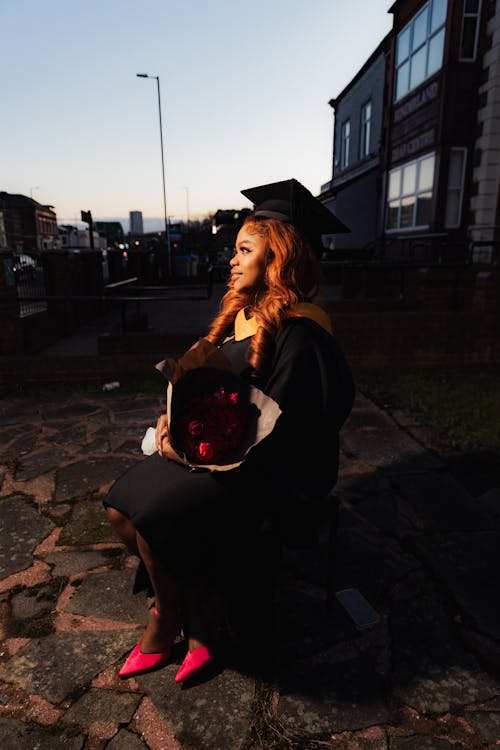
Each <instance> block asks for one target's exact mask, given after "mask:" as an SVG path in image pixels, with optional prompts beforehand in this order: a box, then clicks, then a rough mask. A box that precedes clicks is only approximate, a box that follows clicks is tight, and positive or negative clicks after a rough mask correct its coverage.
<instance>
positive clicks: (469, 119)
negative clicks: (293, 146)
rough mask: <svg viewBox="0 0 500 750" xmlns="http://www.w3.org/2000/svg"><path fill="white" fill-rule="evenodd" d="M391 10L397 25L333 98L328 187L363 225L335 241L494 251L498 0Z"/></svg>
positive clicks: (441, 0)
mask: <svg viewBox="0 0 500 750" xmlns="http://www.w3.org/2000/svg"><path fill="white" fill-rule="evenodd" d="M389 12H390V13H392V14H393V18H394V21H393V28H392V31H391V32H390V34H389V35H388V36H387V37H386V38H385V39H384V40H383V42H382V43H381V45H380V47H379V48H378V49H377V50H376V51H375V52H374V53H373V55H372V56H371V57H370V58H369V60H368V61H367V62H366V63H365V65H364V66H363V68H361V70H360V71H359V72H358V74H357V75H356V76H355V77H354V79H353V80H352V81H351V83H350V84H349V85H348V86H347V87H346V88H345V89H344V91H342V92H341V94H340V95H339V96H338V97H337V99H336V100H334V101H333V102H332V103H333V105H334V107H335V128H334V154H333V156H334V159H333V161H334V164H333V177H332V180H331V183H330V184H327V185H324V186H323V188H322V193H321V196H320V198H321V199H322V200H323V201H324V202H325V204H326V205H328V206H330V208H331V209H332V210H333V211H334V212H335V213H336V214H338V216H339V217H340V218H341V219H342V220H343V221H345V222H346V224H348V225H349V226H350V227H351V229H353V232H352V234H351V235H346V236H345V237H340V236H339V237H336V238H335V240H334V243H335V244H334V246H335V249H336V250H337V249H342V248H352V251H353V253H354V251H359V250H360V249H361V250H362V249H363V248H368V249H369V248H372V250H373V256H374V257H379V258H388V259H391V258H392V259H400V260H409V261H411V260H415V261H420V260H427V259H432V260H440V261H462V260H468V259H474V260H488V259H490V260H491V259H492V258H493V257H494V254H495V252H498V247H499V239H500V230H499V224H500V215H499V207H500V196H499V184H500V165H499V154H500V142H499V140H500V25H499V8H498V3H497V2H495V0H396V2H395V3H393V5H392V6H391V7H390V9H389ZM382 70H383V71H384V73H383V75H384V82H383V83H381V79H380V76H381V74H382ZM368 103H369V105H370V106H368ZM367 123H369V125H367ZM368 131H371V132H370V134H369V136H368ZM372 137H373V138H378V142H377V144H376V145H377V146H378V148H375V144H374V143H372V144H371V145H370V146H368V145H367V144H368V143H369V138H372ZM374 148H375V150H373V149H374ZM363 157H364V158H363Z"/></svg>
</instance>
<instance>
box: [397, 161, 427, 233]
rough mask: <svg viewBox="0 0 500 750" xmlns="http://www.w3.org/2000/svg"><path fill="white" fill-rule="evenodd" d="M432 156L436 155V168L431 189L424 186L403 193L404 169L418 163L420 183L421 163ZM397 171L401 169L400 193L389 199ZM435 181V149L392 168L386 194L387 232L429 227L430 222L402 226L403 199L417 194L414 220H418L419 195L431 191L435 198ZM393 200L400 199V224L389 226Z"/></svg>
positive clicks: (417, 170)
mask: <svg viewBox="0 0 500 750" xmlns="http://www.w3.org/2000/svg"><path fill="white" fill-rule="evenodd" d="M430 156H433V157H434V168H433V175H432V186H431V188H430V189H429V188H423V189H422V190H418V189H416V190H415V192H413V193H403V192H402V190H401V181H402V178H403V170H404V169H405V167H410V166H411V165H412V164H416V175H415V184H416V185H418V182H419V178H420V164H421V163H422V162H423V161H424V160H425V159H428V158H429V157H430ZM396 171H400V176H399V181H400V182H399V185H400V187H399V194H398V197H397V198H392V199H389V185H390V182H391V174H393V173H394V172H396ZM435 183H436V152H435V151H430V152H428V153H427V154H422V156H419V157H418V159H412V160H411V161H406V162H405V163H404V164H398V166H397V167H394V169H391V171H390V172H389V174H388V180H387V194H386V200H385V211H386V216H385V231H386V234H395V233H397V232H399V233H401V232H413V231H415V230H416V229H417V230H418V229H428V228H429V224H411V225H410V226H407V227H402V226H401V201H402V199H403V198H408V197H410V196H413V195H414V196H415V206H414V209H413V218H414V221H416V218H417V216H416V212H417V199H418V196H419V195H421V194H424V193H428V192H430V193H431V201H432V200H433V198H434V188H435ZM393 200H398V201H399V207H398V226H397V227H392V228H389V227H388V226H387V222H388V219H389V203H391V202H392V201H393Z"/></svg>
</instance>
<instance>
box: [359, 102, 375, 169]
mask: <svg viewBox="0 0 500 750" xmlns="http://www.w3.org/2000/svg"><path fill="white" fill-rule="evenodd" d="M371 122H372V103H371V102H366V104H363V106H362V107H361V124H360V131H359V158H360V159H364V158H365V157H366V156H369V155H370V132H371Z"/></svg>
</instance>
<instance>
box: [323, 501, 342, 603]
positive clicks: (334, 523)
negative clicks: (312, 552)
mask: <svg viewBox="0 0 500 750" xmlns="http://www.w3.org/2000/svg"><path fill="white" fill-rule="evenodd" d="M338 529H339V503H338V500H337V498H335V497H332V500H331V505H330V513H329V514H328V546H327V568H326V571H327V572H326V608H327V611H328V612H330V611H331V609H332V607H333V604H334V600H335V591H336V584H337V547H338V544H337V543H338Z"/></svg>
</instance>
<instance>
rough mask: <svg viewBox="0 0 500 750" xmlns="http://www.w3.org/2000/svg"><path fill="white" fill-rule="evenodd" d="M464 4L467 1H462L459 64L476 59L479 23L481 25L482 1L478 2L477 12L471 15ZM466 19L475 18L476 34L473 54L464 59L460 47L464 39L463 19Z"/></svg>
mask: <svg viewBox="0 0 500 750" xmlns="http://www.w3.org/2000/svg"><path fill="white" fill-rule="evenodd" d="M466 3H467V0H464V12H463V14H462V30H461V32H460V56H459V58H458V59H459V60H460V62H474V61H475V60H476V57H477V46H478V42H479V26H480V23H481V9H482V4H483V0H478V3H477V11H474V12H472V13H471V12H467V11H466V10H465V8H466ZM466 18H475V19H476V33H475V36H474V53H473V55H472V57H464V56H463V55H462V45H463V39H464V25H465V19H466Z"/></svg>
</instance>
